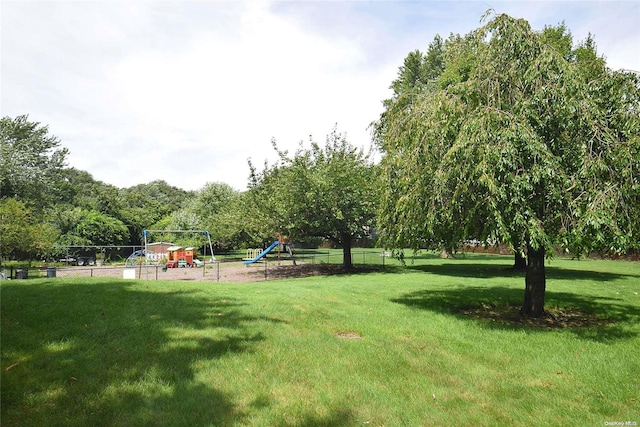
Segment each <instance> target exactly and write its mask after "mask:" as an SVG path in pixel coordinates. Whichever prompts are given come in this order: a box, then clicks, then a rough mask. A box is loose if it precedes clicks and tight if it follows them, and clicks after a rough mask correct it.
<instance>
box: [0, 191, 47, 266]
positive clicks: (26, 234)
mask: <svg viewBox="0 0 640 427" xmlns="http://www.w3.org/2000/svg"><path fill="white" fill-rule="evenodd" d="M57 237H58V234H57V231H56V229H55V228H54V227H52V226H51V225H49V224H46V223H41V222H38V221H37V219H36V218H34V217H33V215H32V214H31V210H30V209H29V208H28V207H27V205H26V204H25V203H23V202H21V201H19V200H17V199H16V198H14V197H7V198H2V199H0V265H2V260H3V258H4V257H6V256H8V255H11V254H13V255H14V256H16V257H17V258H24V259H29V260H31V259H32V258H33V257H36V256H46V255H48V254H49V253H50V251H51V250H52V248H53V245H54V244H55V242H56V240H57Z"/></svg>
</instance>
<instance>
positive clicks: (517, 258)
mask: <svg viewBox="0 0 640 427" xmlns="http://www.w3.org/2000/svg"><path fill="white" fill-rule="evenodd" d="M513 269H514V270H517V271H526V270H527V259H526V258H525V257H524V256H522V254H521V253H520V251H514V257H513Z"/></svg>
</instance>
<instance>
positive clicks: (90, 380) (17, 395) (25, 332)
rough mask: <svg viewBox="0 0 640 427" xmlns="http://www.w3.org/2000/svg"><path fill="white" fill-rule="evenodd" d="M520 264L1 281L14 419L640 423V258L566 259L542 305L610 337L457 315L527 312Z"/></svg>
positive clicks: (8, 416) (494, 259) (420, 263)
mask: <svg viewBox="0 0 640 427" xmlns="http://www.w3.org/2000/svg"><path fill="white" fill-rule="evenodd" d="M511 263H512V259H511V258H510V257H501V256H466V257H465V258H460V259H456V260H440V259H436V258H434V257H423V258H419V259H417V260H416V261H415V263H414V264H409V266H408V267H407V268H400V267H395V268H387V270H386V272H373V273H366V274H365V273H363V274H349V275H339V276H326V277H311V278H304V279H289V280H277V281H276V280H274V281H267V282H259V283H250V284H228V283H224V284H223V283H220V284H219V283H211V282H207V283H205V282H202V283H198V282H162V281H160V282H156V281H148V282H146V281H124V280H104V279H103V280H98V279H93V280H86V279H85V280H80V279H74V280H63V279H34V280H24V281H11V282H3V283H2V290H1V309H2V313H1V314H2V318H1V320H2V325H1V326H2V336H1V344H2V371H1V374H2V384H1V387H2V390H1V399H2V401H1V405H2V424H3V425H5V426H18V425H19V426H42V425H47V426H56V425H59V426H87V425H103V426H236V425H237V426H245V425H246V426H354V425H365V426H387V427H388V426H430V425H483V426H490V425H505V426H519V425H520V426H525V425H526V426H532V425H539V426H548V425H594V426H595V425H605V423H606V422H627V421H632V422H639V423H640V403H639V402H638V399H639V398H640V356H639V353H640V322H639V320H640V295H638V294H639V293H640V265H639V264H638V263H632V262H613V261H568V260H553V261H551V262H550V263H549V267H548V282H547V285H548V286H547V306H548V307H549V308H553V309H557V310H575V309H579V310H580V311H582V312H584V313H588V314H589V315H590V316H593V317H594V318H598V319H603V320H606V322H604V321H603V322H602V325H600V326H590V327H575V328H560V329H548V328H534V327H530V326H526V325H521V324H503V323H500V322H496V321H492V320H483V319H478V318H473V317H468V316H465V315H463V314H461V312H460V309H462V308H465V307H477V306H482V305H483V304H485V305H491V306H501V305H503V306H509V305H518V304H519V303H520V302H521V299H522V295H523V287H524V278H523V276H522V275H521V274H519V273H514V272H512V271H510V270H509V269H508V267H509V266H510V265H511Z"/></svg>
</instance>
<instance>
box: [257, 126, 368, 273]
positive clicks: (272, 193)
mask: <svg viewBox="0 0 640 427" xmlns="http://www.w3.org/2000/svg"><path fill="white" fill-rule="evenodd" d="M273 146H274V149H275V150H276V151H277V152H278V155H279V157H280V160H279V162H278V163H277V164H275V165H273V166H268V165H265V168H264V170H263V171H262V172H258V171H257V170H256V169H255V167H253V166H252V165H251V169H252V176H251V182H250V188H251V191H252V193H253V198H252V199H253V200H254V203H255V204H256V205H257V206H259V207H260V208H259V211H260V212H261V213H262V218H263V220H264V221H265V223H266V224H268V225H269V228H270V229H271V233H272V234H273V233H276V232H278V233H281V234H284V235H287V236H289V238H290V239H300V238H304V237H321V238H325V239H328V240H330V241H332V242H334V243H335V244H337V245H340V246H341V247H342V248H343V265H344V267H345V268H351V267H352V261H351V245H352V241H353V239H354V238H356V237H363V236H366V235H368V233H369V232H370V229H371V227H372V226H373V225H374V222H375V212H376V207H377V202H378V197H377V192H378V185H377V173H376V167H375V166H374V165H373V162H372V160H371V158H370V156H369V155H368V154H367V153H365V152H364V151H363V150H362V149H358V148H356V147H354V146H352V145H351V144H349V142H348V141H347V139H346V136H344V135H343V134H340V133H339V132H338V131H337V130H336V129H334V130H333V132H332V133H331V134H330V135H328V136H327V138H326V143H325V145H324V147H322V146H320V144H318V143H316V142H314V141H313V140H311V141H310V147H308V148H305V147H303V145H302V144H301V145H300V148H299V149H298V150H297V151H296V152H295V153H294V154H293V156H291V155H290V154H289V153H288V152H286V151H281V150H279V149H278V147H277V144H276V142H275V141H273Z"/></svg>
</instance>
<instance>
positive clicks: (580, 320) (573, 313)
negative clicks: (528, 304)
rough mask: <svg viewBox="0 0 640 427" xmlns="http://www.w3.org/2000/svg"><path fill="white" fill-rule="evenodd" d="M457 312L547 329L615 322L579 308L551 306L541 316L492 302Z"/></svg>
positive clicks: (516, 307)
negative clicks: (527, 315) (524, 313)
mask: <svg viewBox="0 0 640 427" xmlns="http://www.w3.org/2000/svg"><path fill="white" fill-rule="evenodd" d="M456 312H457V313H459V314H462V315H465V316H469V317H473V318H476V319H484V320H489V321H492V322H496V323H500V324H507V325H525V326H530V327H534V328H545V329H564V328H588V327H601V326H604V325H607V324H610V323H613V320H611V319H605V318H602V317H599V316H597V315H595V314H590V313H585V312H583V311H581V310H580V309H579V308H565V309H554V308H549V309H547V310H546V315H545V316H544V317H540V318H535V317H524V316H521V315H520V307H519V306H513V305H501V306H496V305H492V304H482V305H481V306H479V307H464V308H460V309H458V310H456Z"/></svg>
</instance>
